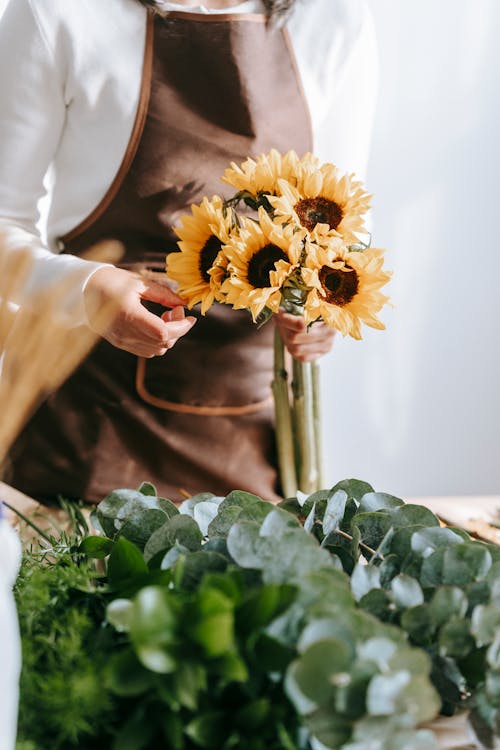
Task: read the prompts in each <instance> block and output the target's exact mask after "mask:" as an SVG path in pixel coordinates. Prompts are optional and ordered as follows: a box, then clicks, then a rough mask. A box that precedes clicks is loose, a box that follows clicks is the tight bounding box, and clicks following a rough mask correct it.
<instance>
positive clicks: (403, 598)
mask: <svg viewBox="0 0 500 750" xmlns="http://www.w3.org/2000/svg"><path fill="white" fill-rule="evenodd" d="M391 591H392V595H393V597H394V601H395V603H396V605H397V607H398V608H399V609H408V608H409V607H417V606H418V605H419V604H423V603H424V594H423V591H422V589H421V587H420V584H419V582H418V581H416V580H415V578H411V577H410V576H408V575H405V574H404V573H400V575H398V576H396V577H395V578H393V580H392V581H391Z"/></svg>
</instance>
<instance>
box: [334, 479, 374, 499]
mask: <svg viewBox="0 0 500 750" xmlns="http://www.w3.org/2000/svg"><path fill="white" fill-rule="evenodd" d="M337 490H345V492H347V495H348V497H350V498H351V497H352V498H354V500H357V501H358V502H359V501H361V498H362V497H363V495H366V494H367V493H368V492H373V487H372V486H371V484H368V482H363V481H361V480H360V479H343V480H342V481H341V482H337V484H336V485H335V486H334V487H332V489H331V490H330V492H331V493H334V492H337Z"/></svg>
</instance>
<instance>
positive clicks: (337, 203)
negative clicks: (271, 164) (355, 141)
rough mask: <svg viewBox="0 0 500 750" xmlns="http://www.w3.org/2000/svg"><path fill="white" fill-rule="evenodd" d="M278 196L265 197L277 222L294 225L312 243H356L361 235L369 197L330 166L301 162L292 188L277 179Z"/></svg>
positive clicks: (291, 183) (368, 205)
mask: <svg viewBox="0 0 500 750" xmlns="http://www.w3.org/2000/svg"><path fill="white" fill-rule="evenodd" d="M278 193H280V194H281V195H277V196H270V197H269V202H270V203H271V205H272V206H273V208H274V210H275V212H276V215H277V221H281V222H289V221H295V222H297V223H299V224H300V225H301V226H303V227H305V229H307V230H308V232H310V233H311V235H312V238H313V239H317V238H320V237H322V236H340V237H342V238H343V239H344V240H345V241H346V242H348V243H349V242H358V241H359V237H358V236H357V233H359V232H363V231H365V229H364V220H363V217H364V214H365V213H366V212H367V211H368V209H369V207H370V198H371V196H370V195H369V194H368V193H366V192H365V190H364V188H363V186H362V184H361V182H359V181H357V180H355V179H354V175H352V174H350V175H349V174H346V175H343V176H341V175H340V173H339V170H338V169H337V167H335V166H334V165H333V164H323V165H321V166H319V167H318V166H317V164H315V163H314V161H312V160H311V161H310V162H309V163H307V162H306V161H304V160H302V162H301V164H300V165H299V170H298V172H297V179H296V182H295V184H294V183H293V181H289V180H288V181H287V180H284V179H280V180H279V181H278Z"/></svg>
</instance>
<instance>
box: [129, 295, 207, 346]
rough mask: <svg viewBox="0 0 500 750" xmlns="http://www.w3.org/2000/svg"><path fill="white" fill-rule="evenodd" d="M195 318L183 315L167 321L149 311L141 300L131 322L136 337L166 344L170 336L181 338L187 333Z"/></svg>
mask: <svg viewBox="0 0 500 750" xmlns="http://www.w3.org/2000/svg"><path fill="white" fill-rule="evenodd" d="M178 314H179V313H177V315H178ZM195 320H196V318H194V317H193V316H189V317H187V318H185V317H184V316H183V317H182V319H181V320H174V321H165V320H163V319H162V318H160V317H159V316H158V315H155V314H154V313H152V312H149V310H147V309H146V308H145V307H144V305H141V304H140V302H139V303H137V305H136V306H135V308H134V316H133V319H131V324H132V329H133V332H134V334H135V336H136V337H139V338H140V339H147V340H149V341H150V342H152V343H157V344H166V343H167V341H168V340H169V339H170V338H179V336H183V335H184V334H185V333H187V332H188V331H189V329H190V328H192V326H193V324H194V323H195Z"/></svg>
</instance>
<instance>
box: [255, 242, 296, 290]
mask: <svg viewBox="0 0 500 750" xmlns="http://www.w3.org/2000/svg"><path fill="white" fill-rule="evenodd" d="M279 260H288V258H287V256H286V254H285V253H284V252H283V250H282V249H281V248H280V247H277V246H276V245H265V246H264V247H261V248H260V250H258V251H257V252H256V253H255V255H253V256H252V258H251V260H250V263H249V264H248V272H247V279H248V283H249V284H251V286H253V287H255V288H257V289H263V288H264V287H267V286H271V282H270V280H269V274H270V273H271V271H274V270H275V264H276V263H277V262H278V261H279Z"/></svg>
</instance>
